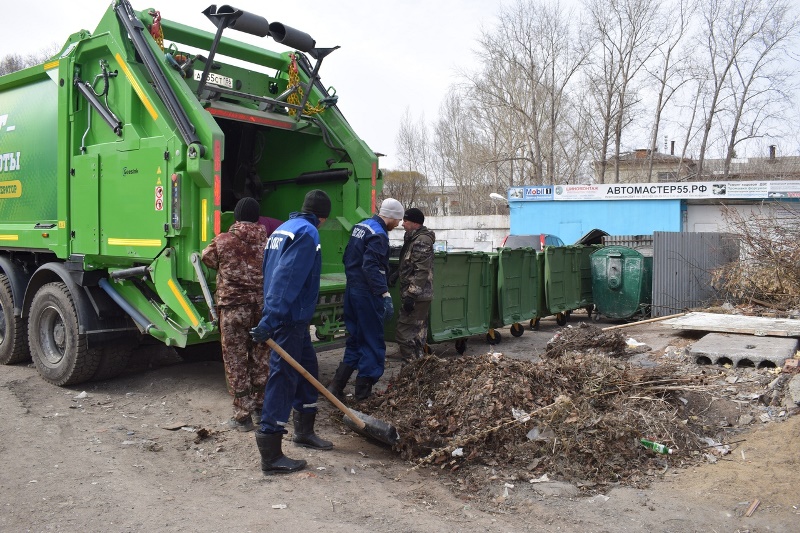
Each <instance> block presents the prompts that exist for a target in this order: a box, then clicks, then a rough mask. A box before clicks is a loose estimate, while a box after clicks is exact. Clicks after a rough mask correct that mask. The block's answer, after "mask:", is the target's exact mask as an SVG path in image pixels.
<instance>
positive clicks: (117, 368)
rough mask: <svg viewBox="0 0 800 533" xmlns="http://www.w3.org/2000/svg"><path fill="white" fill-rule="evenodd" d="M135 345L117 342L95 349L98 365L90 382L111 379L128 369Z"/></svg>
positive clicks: (121, 341) (128, 342)
mask: <svg viewBox="0 0 800 533" xmlns="http://www.w3.org/2000/svg"><path fill="white" fill-rule="evenodd" d="M134 348H136V344H135V343H134V342H132V341H127V340H119V341H112V342H108V343H106V344H104V345H103V346H101V347H99V348H95V349H96V350H98V351H99V352H100V363H99V364H98V365H97V370H95V373H94V376H92V381H103V380H105V379H112V378H115V377H117V376H119V375H120V374H122V373H123V372H124V371H125V369H126V368H127V367H128V363H129V362H130V360H131V355H132V354H133V350H134Z"/></svg>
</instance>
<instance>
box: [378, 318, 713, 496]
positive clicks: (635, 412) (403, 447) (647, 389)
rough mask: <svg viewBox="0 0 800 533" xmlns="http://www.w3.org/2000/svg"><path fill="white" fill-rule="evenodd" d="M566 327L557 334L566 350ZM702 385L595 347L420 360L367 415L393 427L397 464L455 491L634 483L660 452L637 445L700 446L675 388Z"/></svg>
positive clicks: (683, 450) (682, 451)
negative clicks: (539, 483)
mask: <svg viewBox="0 0 800 533" xmlns="http://www.w3.org/2000/svg"><path fill="white" fill-rule="evenodd" d="M590 327H592V328H594V327H593V326H590ZM594 329H595V330H597V328H594ZM571 331H573V330H572V329H565V330H563V332H562V336H563V337H564V338H565V342H567V343H569V342H570V339H569V337H570V335H571V333H570V332H571ZM574 331H575V332H576V333H575V334H577V335H581V336H585V335H586V331H581V330H580V329H579V328H574ZM598 331H599V330H598ZM608 338H609V339H610V338H611V336H609V337H608ZM610 342H611V345H612V349H613V350H616V349H617V342H616V341H615V340H613V339H612V340H611V341H610ZM705 387H706V385H705V384H704V383H703V381H702V378H698V377H697V376H686V375H685V374H683V373H681V371H680V370H679V369H678V368H677V366H670V365H664V366H659V367H652V368H636V367H633V366H631V365H629V364H628V363H626V362H625V361H623V360H620V359H615V358H610V357H608V356H607V355H605V354H603V353H600V352H599V350H597V349H595V350H594V351H593V353H586V354H584V353H579V352H574V351H569V350H567V351H563V352H562V355H561V356H560V357H558V358H555V359H545V360H544V361H543V362H541V363H531V362H525V361H518V360H511V359H507V358H504V357H503V356H502V355H501V354H493V353H487V354H485V355H481V356H478V357H459V358H455V359H440V358H437V357H435V356H428V357H425V358H422V359H419V360H417V361H414V362H413V363H411V364H409V365H406V366H405V367H404V368H403V369H402V370H401V372H400V373H399V374H398V375H397V376H396V378H395V379H394V380H393V381H392V382H391V384H390V386H389V388H388V389H387V391H386V392H385V393H384V394H382V395H380V396H378V397H376V398H374V399H373V400H372V404H371V407H372V409H368V410H369V411H370V412H371V414H372V415H373V416H376V417H377V418H380V419H385V420H391V422H392V424H394V425H395V427H397V429H398V431H399V433H400V435H401V442H400V443H399V444H398V445H397V446H396V449H397V451H398V452H399V453H400V455H401V456H402V457H403V458H405V459H408V460H410V461H413V462H414V463H416V464H417V465H418V466H425V467H435V468H437V469H441V470H442V471H444V472H447V473H449V474H450V475H452V476H453V477H454V478H455V481H456V483H457V484H458V485H459V486H460V488H461V489H462V490H472V489H474V488H476V487H479V486H482V485H483V484H485V482H486V481H487V478H489V477H490V476H493V475H500V474H501V473H502V475H506V476H509V477H512V478H515V479H532V478H536V477H539V476H541V475H542V474H548V476H549V478H550V479H559V480H563V481H569V482H573V483H577V484H578V485H579V486H594V485H596V484H607V483H628V484H633V485H636V484H640V483H644V482H645V481H644V476H643V473H644V472H645V471H647V470H648V469H650V468H654V467H658V468H659V469H663V462H664V460H665V457H667V456H656V455H654V454H653V452H650V451H648V450H646V449H644V448H643V447H641V446H640V445H639V444H638V441H639V439H640V438H647V439H649V440H654V441H658V442H660V443H663V444H666V445H667V446H669V447H670V448H674V449H676V450H678V452H677V454H676V455H674V456H668V457H669V460H676V459H677V460H684V459H686V460H688V459H689V455H690V453H689V452H690V451H692V450H697V449H699V448H700V447H701V446H702V443H701V442H702V441H701V440H700V438H701V437H702V435H698V434H696V433H695V432H694V431H693V429H692V423H691V420H689V419H690V416H689V415H688V414H687V413H685V412H684V403H683V402H682V401H681V400H680V393H681V391H685V390H704V389H705Z"/></svg>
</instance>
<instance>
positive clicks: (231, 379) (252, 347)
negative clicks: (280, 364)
mask: <svg viewBox="0 0 800 533" xmlns="http://www.w3.org/2000/svg"><path fill="white" fill-rule="evenodd" d="M217 311H218V312H219V329H220V334H221V337H222V338H221V342H222V360H223V362H224V363H225V380H226V382H227V385H228V392H229V393H230V394H231V396H233V417H234V418H235V419H236V420H244V419H245V418H249V417H250V413H252V412H253V411H259V412H260V411H261V405H262V404H263V403H264V386H265V385H266V384H267V378H268V377H269V347H268V346H267V345H266V344H264V343H261V344H255V343H253V341H252V339H251V338H250V328H253V327H255V326H257V325H258V322H259V320H261V306H260V305H259V304H247V305H228V306H224V307H220V308H218V310H217Z"/></svg>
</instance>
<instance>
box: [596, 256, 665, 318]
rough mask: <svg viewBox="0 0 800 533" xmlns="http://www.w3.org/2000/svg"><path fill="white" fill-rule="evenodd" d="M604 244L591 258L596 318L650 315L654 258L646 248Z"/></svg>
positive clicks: (642, 316)
mask: <svg viewBox="0 0 800 533" xmlns="http://www.w3.org/2000/svg"><path fill="white" fill-rule="evenodd" d="M644 252H645V254H647V255H645V254H643V253H642V252H640V251H637V250H634V249H633V248H628V247H627V246H606V247H605V248H601V249H599V250H597V251H595V252H594V253H593V254H592V255H591V257H590V260H591V265H592V296H593V298H594V305H595V315H594V318H595V320H599V319H600V316H605V317H608V318H634V317H636V318H645V317H647V316H649V315H650V304H651V302H652V292H653V291H652V286H653V257H652V253H651V252H650V251H649V250H644Z"/></svg>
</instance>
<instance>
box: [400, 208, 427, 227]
mask: <svg viewBox="0 0 800 533" xmlns="http://www.w3.org/2000/svg"><path fill="white" fill-rule="evenodd" d="M403 220H408V221H409V222H416V223H417V224H424V223H425V215H423V214H422V211H420V210H419V209H417V208H416V207H412V208H410V209H406V214H405V215H403Z"/></svg>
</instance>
